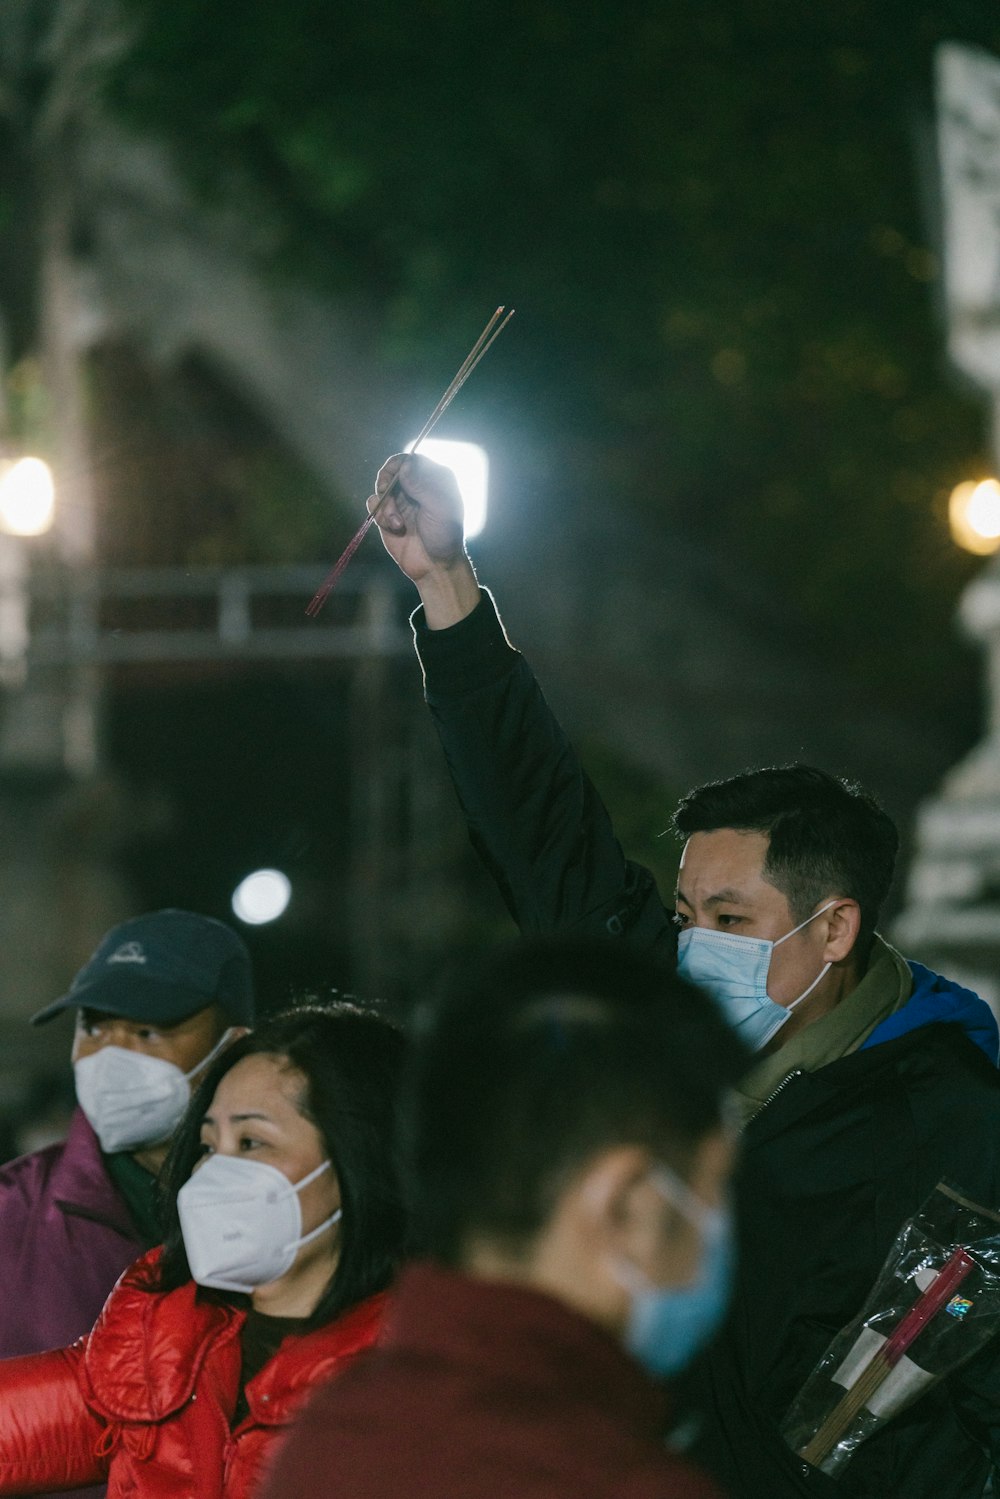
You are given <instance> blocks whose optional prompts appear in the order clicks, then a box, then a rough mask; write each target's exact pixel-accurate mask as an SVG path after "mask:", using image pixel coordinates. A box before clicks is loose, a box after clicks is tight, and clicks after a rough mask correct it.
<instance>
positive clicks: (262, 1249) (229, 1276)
mask: <svg viewBox="0 0 1000 1499" xmlns="http://www.w3.org/2000/svg"><path fill="white" fill-rule="evenodd" d="M329 1170H330V1162H329V1161H323V1162H322V1163H321V1164H320V1165H319V1166H317V1167H316V1169H315V1171H310V1172H309V1173H308V1175H307V1176H304V1177H303V1178H302V1180H301V1181H299V1182H290V1181H289V1180H288V1177H287V1176H286V1175H285V1173H284V1172H283V1171H279V1170H278V1168H277V1166H269V1165H267V1163H266V1162H265V1161H248V1160H245V1159H242V1158H240V1157H238V1156H231V1155H213V1156H209V1157H208V1159H207V1160H206V1161H205V1163H204V1165H202V1166H199V1167H198V1169H197V1171H195V1173H194V1175H193V1176H192V1177H191V1178H190V1179H189V1180H188V1181H186V1182H185V1183H184V1185H183V1187H181V1189H180V1191H179V1192H178V1194H177V1216H178V1217H179V1218H180V1221H181V1234H182V1236H183V1238H184V1249H185V1252H186V1254H187V1259H188V1268H189V1269H190V1271H191V1277H192V1279H193V1280H196V1281H197V1282H198V1284H199V1285H200V1286H212V1287H214V1288H215V1289H216V1290H219V1291H241V1292H243V1293H244V1294H247V1295H249V1293H250V1292H251V1291H254V1290H256V1288H257V1287H258V1286H263V1285H269V1284H270V1282H271V1281H272V1280H280V1279H281V1277H282V1276H283V1275H285V1274H286V1273H287V1272H288V1271H289V1270H290V1269H291V1268H292V1265H293V1264H294V1263H295V1256H296V1255H297V1254H298V1252H299V1250H300V1249H301V1248H302V1246H303V1245H304V1244H310V1243H311V1242H312V1241H313V1239H317V1238H319V1236H320V1234H321V1233H323V1232H324V1231H325V1230H326V1229H328V1228H330V1227H331V1226H332V1225H333V1224H334V1223H336V1222H337V1221H338V1219H339V1218H340V1217H341V1210H340V1208H338V1209H337V1211H336V1212H335V1213H333V1214H331V1216H330V1217H329V1218H326V1219H324V1221H323V1222H322V1223H320V1224H319V1225H318V1226H317V1227H316V1228H314V1229H313V1230H312V1232H311V1233H308V1234H303V1232H302V1206H301V1203H300V1201H299V1193H300V1192H301V1191H302V1189H303V1187H307V1186H308V1185H309V1183H310V1182H311V1181H315V1180H316V1178H317V1177H318V1176H319V1175H321V1173H322V1172H324V1171H329Z"/></svg>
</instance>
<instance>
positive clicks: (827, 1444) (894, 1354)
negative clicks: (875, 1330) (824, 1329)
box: [799, 1248, 975, 1468]
mask: <svg viewBox="0 0 1000 1499" xmlns="http://www.w3.org/2000/svg"><path fill="white" fill-rule="evenodd" d="M974 1266H975V1260H973V1259H972V1258H971V1256H970V1255H968V1254H967V1253H966V1251H965V1250H964V1249H962V1248H959V1249H956V1250H955V1252H954V1254H952V1255H951V1256H950V1257H949V1258H948V1259H947V1260H946V1261H945V1263H944V1264H943V1265H942V1267H941V1269H940V1270H939V1272H938V1274H937V1275H936V1276H935V1277H934V1279H933V1280H932V1281H931V1284H930V1285H929V1286H928V1287H927V1290H926V1291H924V1293H923V1295H922V1296H920V1297H918V1298H917V1300H916V1301H915V1302H914V1303H913V1305H912V1306H911V1307H910V1310H909V1311H908V1312H907V1313H906V1315H905V1317H901V1318H900V1320H899V1324H898V1326H897V1327H896V1330H895V1332H893V1333H892V1334H891V1335H890V1336H889V1337H888V1338H886V1340H885V1342H884V1343H883V1344H882V1347H881V1348H880V1349H879V1350H878V1352H877V1353H876V1354H874V1356H873V1357H872V1359H871V1361H870V1362H869V1363H868V1364H867V1366H866V1367H865V1369H864V1370H863V1371H862V1373H861V1374H859V1375H858V1378H857V1379H856V1380H855V1381H854V1384H853V1385H851V1387H850V1389H849V1390H848V1391H847V1393H846V1394H845V1395H844V1396H843V1397H842V1399H840V1400H839V1401H838V1402H837V1404H836V1405H835V1406H834V1408H833V1410H832V1411H831V1412H830V1414H829V1415H828V1416H827V1418H826V1420H825V1421H824V1422H823V1424H822V1426H820V1428H819V1430H818V1431H817V1432H816V1434H815V1436H813V1437H811V1438H810V1440H809V1441H808V1442H807V1443H806V1445H805V1446H804V1447H801V1448H800V1449H799V1457H802V1458H805V1460H806V1462H807V1463H812V1464H813V1466H814V1467H816V1468H819V1467H821V1466H822V1465H823V1463H824V1462H826V1459H827V1458H828V1457H829V1456H830V1454H831V1452H832V1451H833V1449H834V1448H835V1447H836V1445H837V1443H838V1442H839V1441H840V1440H841V1439H842V1438H843V1437H844V1436H845V1435H846V1434H847V1432H848V1431H849V1430H850V1428H851V1425H852V1424H853V1422H854V1419H855V1417H856V1416H857V1414H858V1412H859V1411H860V1410H861V1409H862V1408H863V1407H864V1406H865V1405H867V1404H868V1402H869V1400H870V1399H871V1398H872V1396H873V1395H874V1393H875V1391H876V1390H877V1389H878V1388H879V1386H880V1385H881V1384H882V1383H883V1381H884V1380H885V1378H886V1377H887V1375H888V1374H889V1373H890V1372H891V1370H892V1369H893V1368H894V1367H895V1366H896V1364H898V1363H899V1361H900V1359H901V1358H902V1357H903V1354H904V1353H905V1352H906V1350H907V1349H908V1348H909V1347H910V1346H911V1344H912V1343H913V1341H914V1339H915V1338H917V1337H918V1336H919V1334H920V1333H921V1332H923V1330H924V1328H925V1327H926V1326H927V1323H928V1322H929V1321H930V1320H931V1318H932V1317H935V1316H937V1314H938V1312H939V1311H940V1310H941V1308H942V1307H943V1306H946V1305H947V1304H948V1302H949V1301H950V1300H951V1298H952V1296H953V1295H954V1294H955V1291H956V1290H957V1288H958V1287H959V1286H960V1285H961V1283H962V1281H963V1280H964V1279H965V1277H966V1276H967V1275H968V1273H969V1271H970V1270H972V1269H973V1268H974Z"/></svg>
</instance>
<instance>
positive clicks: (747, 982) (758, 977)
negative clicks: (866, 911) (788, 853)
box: [677, 900, 837, 1051]
mask: <svg viewBox="0 0 1000 1499" xmlns="http://www.w3.org/2000/svg"><path fill="white" fill-rule="evenodd" d="M836 904H837V902H836V900H828V901H827V903H826V905H825V906H820V908H819V910H818V911H814V912H813V914H812V915H811V916H809V917H807V918H806V920H805V921H800V922H799V924H798V926H796V927H793V928H792V930H791V931H790V932H786V933H785V935H784V936H783V937H779V938H778V940H777V942H770V941H769V940H768V939H767V938H766V937H737V936H736V935H735V934H734V933H732V932H718V931H716V930H715V929H714V928H712V927H704V926H689V927H685V928H684V930H683V931H682V932H681V934H680V936H679V937H678V939H677V972H678V973H679V974H680V976H681V978H685V979H687V980H688V982H689V983H692V984H697V985H698V987H699V988H701V989H705V990H707V991H708V993H709V994H711V996H712V998H713V999H714V1000H715V1001H716V1002H717V1003H718V1004H719V1005H720V1006H721V1008H722V1012H723V1014H724V1015H725V1017H726V1019H727V1020H728V1021H729V1024H730V1025H731V1026H732V1027H733V1029H734V1030H735V1031H736V1034H737V1035H738V1036H739V1037H740V1038H741V1039H742V1040H743V1041H745V1042H746V1044H747V1045H748V1046H749V1047H750V1048H751V1049H752V1050H753V1051H760V1049H761V1047H762V1046H766V1045H767V1043H768V1042H769V1041H771V1040H773V1038H774V1037H775V1036H776V1035H777V1034H778V1032H779V1031H780V1030H781V1027H782V1026H783V1025H784V1024H785V1023H786V1021H788V1020H790V1019H791V1018H792V1012H793V1011H794V1010H796V1009H797V1008H798V1006H799V1005H800V1004H801V1003H802V1001H803V1000H804V999H808V998H809V996H810V994H811V993H812V992H813V990H814V989H815V988H816V986H817V985H818V984H820V983H822V981H823V979H825V978H826V976H827V974H828V973H829V971H830V969H831V967H832V966H833V965H832V964H831V963H826V964H824V966H823V967H822V968H821V969H820V971H819V973H818V974H817V975H816V977H815V978H814V979H813V981H812V983H811V984H810V985H809V987H808V988H807V989H804V990H803V991H802V993H801V994H800V995H799V996H798V998H797V999H793V1000H792V1002H791V1004H788V1005H779V1004H777V1003H776V1002H775V1001H774V1000H773V999H772V998H771V997H770V995H769V994H768V992H767V978H768V973H769V972H770V968H771V955H772V953H773V952H774V949H775V948H776V947H780V946H781V944H782V943H783V942H787V941H788V939H789V937H794V936H795V933H796V932H801V931H802V929H803V927H807V926H808V925H809V923H810V922H811V921H815V920H816V917H817V916H822V914H823V912H824V911H829V909H830V907H831V906H835V905H836Z"/></svg>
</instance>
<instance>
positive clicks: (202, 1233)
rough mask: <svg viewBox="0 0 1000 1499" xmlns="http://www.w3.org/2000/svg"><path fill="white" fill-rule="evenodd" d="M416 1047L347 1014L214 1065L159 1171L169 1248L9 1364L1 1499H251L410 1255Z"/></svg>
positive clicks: (283, 1021)
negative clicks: (67, 1329)
mask: <svg viewBox="0 0 1000 1499" xmlns="http://www.w3.org/2000/svg"><path fill="white" fill-rule="evenodd" d="M404 1050H405V1043H404V1038H403V1036H402V1034H401V1032H399V1031H398V1030H397V1029H396V1028H395V1027H394V1026H392V1025H390V1024H389V1023H388V1022H386V1021H384V1020H382V1019H380V1018H379V1017H377V1016H375V1015H371V1014H367V1013H365V1012H363V1011H361V1010H359V1009H357V1008H356V1007H354V1006H351V1005H347V1004H339V1005H332V1006H329V1007H326V1008H319V1007H315V1008H303V1009H301V1010H297V1011H290V1012H288V1013H286V1014H283V1015H278V1016H274V1017H272V1018H271V1019H269V1020H266V1021H265V1022H264V1023H263V1024H262V1025H261V1026H260V1027H259V1029H257V1030H256V1031H254V1032H251V1033H250V1034H249V1035H244V1036H243V1037H241V1038H240V1039H239V1040H238V1041H236V1042H234V1043H233V1045H232V1046H230V1047H228V1048H227V1049H226V1051H224V1052H223V1053H222V1054H221V1056H219V1057H218V1058H216V1060H215V1061H214V1062H213V1063H212V1064H211V1066H210V1068H209V1070H208V1072H207V1073H206V1075H205V1077H204V1080H203V1081H202V1082H201V1084H200V1085H199V1087H198V1088H197V1090H196V1092H195V1094H194V1097H193V1099H192V1101H191V1104H190V1107H189V1108H188V1111H187V1113H186V1114H185V1116H184V1119H183V1121H182V1123H181V1125H180V1127H179V1128H178V1130H177V1133H176V1136H175V1138H174V1142H173V1144H172V1146H171V1151H170V1155H169V1157H168V1160H167V1162H166V1165H165V1167H164V1171H163V1182H164V1188H165V1193H164V1195H165V1208H166V1216H165V1225H166V1239H165V1242H164V1245H163V1247H162V1248H157V1249H154V1250H151V1251H150V1252H149V1253H148V1254H147V1255H145V1256H144V1257H143V1258H142V1259H140V1260H139V1261H138V1262H137V1263H136V1264H135V1265H133V1266H132V1268H131V1269H129V1270H128V1271H126V1273H125V1275H124V1276H123V1277H122V1279H121V1280H120V1281H119V1282H118V1284H117V1286H116V1287H115V1289H114V1290H113V1291H112V1293H111V1295H110V1297H109V1298H108V1301H107V1303H106V1305H105V1307H104V1310H103V1311H102V1313H101V1315H100V1318H99V1319H98V1321H97V1323H96V1325H95V1327H94V1328H93V1330H92V1331H91V1332H90V1333H88V1335H87V1336H86V1337H85V1338H81V1339H80V1340H79V1341H78V1342H77V1343H75V1344H74V1345H73V1346H72V1347H69V1348H65V1349H61V1350H57V1351H54V1352H49V1353H37V1354H31V1355H28V1356H26V1357H24V1358H15V1359H7V1360H5V1361H3V1362H0V1493H3V1494H20V1493H28V1492H33V1491H35V1490H37V1489H39V1488H50V1489H65V1488H73V1487H75V1486H78V1485H81V1484H92V1483H96V1482H98V1481H100V1480H107V1483H108V1495H109V1499H125V1496H129V1499H168V1496H170V1499H173V1496H177V1495H192V1496H194V1495H196V1496H199V1499H200V1496H209V1495H211V1496H215V1499H249V1496H251V1495H253V1494H255V1493H256V1492H257V1490H258V1488H259V1484H260V1480H261V1476H262V1473H263V1471H264V1469H265V1467H266V1465H267V1463H268V1462H269V1460H270V1457H271V1455H272V1454H273V1451H274V1448H275V1445H276V1444H277V1443H278V1442H279V1441H280V1439H281V1437H282V1434H283V1432H284V1430H285V1428H286V1427H287V1425H288V1423H289V1422H290V1421H291V1419H292V1417H293V1416H294V1414H295V1412H296V1410H297V1409H298V1407H299V1405H300V1404H301V1402H302V1400H303V1399H304V1398H305V1396H306V1395H307V1394H308V1393H309V1391H310V1390H311V1389H313V1388H314V1387H315V1386H316V1384H317V1383H319V1382H320V1381H321V1380H326V1379H329V1377H330V1376H331V1375H332V1374H334V1373H336V1372H337V1370H338V1369H340V1368H341V1367H342V1366H343V1365H344V1364H345V1363H346V1362H348V1361H349V1360H350V1359H351V1358H352V1357H353V1356H354V1355H355V1354H356V1353H357V1352H359V1351H360V1350H361V1349H363V1348H365V1347H367V1346H368V1345H369V1344H370V1343H371V1342H372V1340H373V1339H374V1337H375V1335H376V1333H377V1332H378V1328H379V1325H380V1321H381V1317H382V1308H383V1302H384V1296H383V1294H382V1293H383V1292H384V1290H385V1287H386V1285H387V1284H388V1283H389V1281H390V1279H391V1278H392V1275H393V1273H394V1271H395V1268H396V1264H397V1261H398V1259H399V1257H400V1255H401V1254H402V1250H403V1241H404V1236H405V1231H406V1215H405V1211H404V1207H403V1203H402V1196H401V1192H400V1190H399V1179H398V1173H397V1171H396V1165H395V1160H396V1143H395V1137H396V1119H395V1111H396V1105H397V1096H398V1095H397V1082H398V1078H399V1075H400V1072H401V1068H402V1061H403V1056H404Z"/></svg>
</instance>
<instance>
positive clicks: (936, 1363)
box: [782, 1182, 1000, 1475]
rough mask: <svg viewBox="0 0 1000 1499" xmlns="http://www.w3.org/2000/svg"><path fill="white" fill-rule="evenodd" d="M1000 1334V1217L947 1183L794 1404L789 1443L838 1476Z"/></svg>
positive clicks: (903, 1233) (900, 1242)
mask: <svg viewBox="0 0 1000 1499" xmlns="http://www.w3.org/2000/svg"><path fill="white" fill-rule="evenodd" d="M997 1332H1000V1213H998V1212H994V1211H993V1210H992V1209H991V1208H986V1207H981V1206H980V1205H979V1204H977V1203H974V1202H971V1201H970V1200H969V1198H968V1197H966V1196H965V1194H964V1193H963V1192H962V1189H961V1188H960V1187H956V1186H954V1185H952V1184H949V1183H945V1182H939V1183H938V1185H937V1187H935V1189H934V1191H933V1192H932V1193H931V1195H930V1197H929V1198H928V1199H927V1201H926V1202H925V1203H924V1205H923V1207H922V1208H921V1209H920V1211H919V1212H918V1213H916V1214H915V1215H914V1216H913V1217H912V1218H909V1219H908V1220H907V1221H906V1222H905V1223H904V1224H903V1226H902V1228H901V1229H900V1231H899V1233H898V1234H897V1235H896V1238H895V1241H894V1243H893V1246H892V1248H891V1250H890V1251H889V1254H888V1256H887V1258H886V1261H885V1264H884V1265H883V1266H882V1270H881V1272H880V1274H879V1277H878V1280H877V1281H876V1282H875V1285H874V1286H873V1287H872V1291H871V1294H870V1296H869V1297H868V1300H867V1301H866V1302H865V1305H864V1306H863V1307H862V1309H861V1311H860V1313H859V1315H858V1316H857V1317H856V1318H855V1320H854V1321H853V1322H852V1323H850V1325H849V1326H847V1327H845V1328H843V1329H842V1331H841V1332H839V1333H838V1334H837V1336H836V1337H835V1338H834V1339H833V1341H832V1342H831V1343H830V1345H829V1347H828V1348H827V1350H826V1352H825V1353H824V1355H823V1357H822V1358H821V1359H820V1361H819V1363H818V1364H817V1365H816V1367H815V1369H814V1370H813V1372H812V1374H810V1376H809V1378H808V1379H807V1380H806V1382H805V1384H804V1385H803V1386H802V1389H801V1390H800V1391H799V1393H798V1395H797V1396H796V1398H795V1400H794V1401H793V1403H792V1406H791V1408H790V1410H789V1411H788V1414H787V1416H786V1417H785V1420H784V1423H783V1425H782V1435H783V1436H784V1438H785V1441H786V1442H787V1443H788V1445H789V1446H790V1447H791V1448H792V1450H793V1451H794V1452H797V1453H798V1454H799V1456H800V1457H802V1458H804V1459H805V1460H806V1462H809V1463H812V1464H813V1466H814V1467H817V1468H820V1469H822V1471H823V1472H824V1473H829V1474H831V1475H833V1474H836V1473H838V1472H840V1471H841V1469H842V1468H843V1467H844V1465H845V1463H847V1462H848V1461H849V1459H850V1458H851V1456H852V1454H853V1453H854V1452H855V1451H856V1450H857V1449H858V1447H859V1446H860V1445H861V1443H862V1442H864V1441H865V1440H866V1439H867V1438H868V1437H870V1436H871V1435H872V1434H873V1433H874V1432H876V1431H879V1430H880V1429H881V1428H882V1427H883V1426H884V1425H885V1424H886V1423H887V1422H888V1421H891V1420H892V1418H893V1416H895V1415H897V1414H898V1413H899V1412H900V1411H901V1410H904V1409H906V1407H907V1406H909V1405H912V1404H913V1402H914V1401H915V1400H919V1398H920V1396H921V1395H922V1394H924V1392H925V1391H926V1390H928V1389H929V1388H930V1387H931V1385H933V1384H935V1383H937V1381H938V1380H941V1379H945V1378H947V1376H948V1375H949V1374H951V1373H952V1372H953V1371H954V1370H955V1369H957V1368H959V1366H960V1365H961V1364H963V1363H965V1361H966V1360H967V1359H969V1358H971V1357H972V1355H973V1354H974V1353H977V1352H978V1351H979V1350H980V1349H981V1348H982V1347H983V1346H984V1345H985V1344H986V1343H987V1342H988V1341H989V1339H990V1338H992V1337H993V1336H994V1334H995V1333H997Z"/></svg>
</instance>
